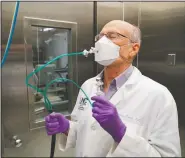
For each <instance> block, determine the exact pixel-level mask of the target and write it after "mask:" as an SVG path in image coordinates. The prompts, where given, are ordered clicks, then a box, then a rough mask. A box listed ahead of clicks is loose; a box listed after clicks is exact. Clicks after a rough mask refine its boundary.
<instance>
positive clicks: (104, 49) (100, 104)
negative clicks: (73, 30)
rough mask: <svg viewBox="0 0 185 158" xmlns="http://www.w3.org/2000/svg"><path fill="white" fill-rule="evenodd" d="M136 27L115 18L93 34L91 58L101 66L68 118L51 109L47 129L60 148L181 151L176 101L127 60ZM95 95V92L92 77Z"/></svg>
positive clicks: (92, 152) (136, 42) (87, 153)
mask: <svg viewBox="0 0 185 158" xmlns="http://www.w3.org/2000/svg"><path fill="white" fill-rule="evenodd" d="M140 38H141V37H140V30H139V28H137V27H135V26H133V25H131V24H129V23H127V22H125V21H120V20H114V21H111V22H109V23H108V24H106V25H105V26H104V27H103V29H102V31H101V33H100V34H99V35H98V36H97V42H96V44H95V48H97V50H98V53H97V55H96V54H95V60H96V61H97V62H98V63H99V64H102V65H104V70H103V71H102V72H101V73H100V74H99V75H98V76H96V77H94V78H91V79H89V80H87V81H86V82H85V83H84V84H83V85H82V89H83V90H84V91H85V92H86V93H87V95H88V97H90V98H91V102H93V107H91V105H90V104H89V103H88V102H86V100H85V98H86V97H85V96H84V94H83V93H82V92H81V91H80V92H79V95H78V98H77V102H76V105H75V107H74V110H73V112H72V114H71V121H68V120H67V119H66V118H65V117H64V116H63V115H62V114H59V113H52V114H50V115H48V116H47V117H46V118H45V120H46V129H47V133H48V135H52V134H57V133H59V134H60V140H59V141H60V142H59V145H60V149H61V150H65V149H68V148H71V147H76V156H77V157H106V156H108V157H128V156H131V157H138V156H142V157H148V156H151V157H167V156H170V157H171V156H175V157H179V156H181V149H180V140H179V131H178V115H177V109H176V103H175V101H174V99H173V96H172V95H171V93H170V92H169V91H168V89H167V88H165V87H164V86H162V85H161V84H159V83H157V82H155V81H153V80H151V79H149V78H148V77H146V76H144V75H142V74H141V72H140V71H139V70H138V69H137V68H136V67H134V66H132V61H133V60H134V58H135V56H136V55H137V53H138V52H139V48H140V44H141V39H140ZM99 79H100V80H101V81H102V83H103V86H101V83H100V92H101V93H102V94H101V93H99V94H101V95H97V91H98V90H97V88H98V87H97V82H98V80H99Z"/></svg>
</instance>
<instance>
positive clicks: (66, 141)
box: [59, 121, 76, 151]
mask: <svg viewBox="0 0 185 158" xmlns="http://www.w3.org/2000/svg"><path fill="white" fill-rule="evenodd" d="M75 124H76V122H72V121H70V129H69V133H68V136H66V135H65V134H63V133H62V134H60V136H59V149H60V150H61V151H65V150H67V149H69V148H74V147H75V145H76V129H75Z"/></svg>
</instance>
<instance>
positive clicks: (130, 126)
mask: <svg viewBox="0 0 185 158" xmlns="http://www.w3.org/2000/svg"><path fill="white" fill-rule="evenodd" d="M120 117H121V120H122V121H123V123H124V124H125V125H126V127H127V131H128V132H130V133H133V134H135V135H138V136H144V132H145V126H144V124H143V119H142V118H138V117H133V116H132V115H128V114H126V113H122V114H120Z"/></svg>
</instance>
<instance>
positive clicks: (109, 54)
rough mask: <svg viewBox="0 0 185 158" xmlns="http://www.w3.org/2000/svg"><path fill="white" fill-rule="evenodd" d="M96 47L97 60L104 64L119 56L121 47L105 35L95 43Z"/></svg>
mask: <svg viewBox="0 0 185 158" xmlns="http://www.w3.org/2000/svg"><path fill="white" fill-rule="evenodd" d="M95 48H96V50H97V53H95V61H96V62H97V63H99V64H101V65H103V66H108V65H110V64H112V63H113V62H114V61H115V60H116V59H117V58H118V57H119V50H120V47H119V46H117V45H116V44H114V43H113V42H112V41H111V40H109V39H108V38H107V37H106V36H103V37H102V38H101V39H100V40H98V41H97V42H96V43H95Z"/></svg>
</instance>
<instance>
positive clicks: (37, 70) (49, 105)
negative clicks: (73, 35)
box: [26, 52, 93, 111]
mask: <svg viewBox="0 0 185 158" xmlns="http://www.w3.org/2000/svg"><path fill="white" fill-rule="evenodd" d="M74 55H84V53H83V52H78V53H69V54H62V55H59V56H57V57H55V58H54V59H52V60H50V61H49V62H47V63H46V64H45V65H43V66H40V67H39V68H37V69H36V70H34V71H33V72H31V73H30V74H28V76H27V77H26V85H27V86H29V87H31V88H32V89H34V90H36V91H37V92H40V93H41V94H42V95H43V97H44V103H45V107H46V109H47V110H48V111H49V110H52V105H51V102H50V101H49V99H48V97H47V90H48V88H49V86H50V85H51V84H53V83H54V82H57V81H60V82H61V81H63V82H66V81H67V82H72V83H73V84H75V85H76V86H77V87H78V88H79V89H80V90H81V91H82V92H83V93H84V95H85V96H86V97H87V100H88V101H89V103H90V105H91V106H93V105H92V103H91V101H90V99H89V97H88V96H87V94H86V93H85V92H84V90H83V89H82V88H81V87H80V86H79V85H78V84H77V83H76V82H74V81H73V80H70V79H67V78H57V79H54V80H52V81H50V82H49V83H48V84H47V85H46V87H45V89H44V91H43V90H41V89H39V88H37V87H36V86H33V85H31V84H29V83H28V81H29V79H30V78H31V77H32V76H33V75H34V73H37V72H39V71H41V70H42V69H44V68H45V67H46V66H47V65H49V64H51V63H53V62H54V61H56V60H58V59H60V58H63V57H64V56H74Z"/></svg>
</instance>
